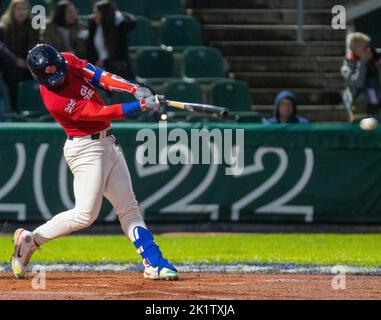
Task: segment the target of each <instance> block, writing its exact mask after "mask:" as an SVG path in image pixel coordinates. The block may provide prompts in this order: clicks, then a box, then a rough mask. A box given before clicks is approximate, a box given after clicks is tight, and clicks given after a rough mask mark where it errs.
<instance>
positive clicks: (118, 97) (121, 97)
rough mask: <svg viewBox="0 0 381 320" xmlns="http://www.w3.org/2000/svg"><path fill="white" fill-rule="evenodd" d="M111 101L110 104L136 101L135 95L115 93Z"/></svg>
mask: <svg viewBox="0 0 381 320" xmlns="http://www.w3.org/2000/svg"><path fill="white" fill-rule="evenodd" d="M109 99H110V100H109V101H110V104H116V103H124V102H132V101H136V98H135V96H134V95H132V94H129V93H122V92H113V93H112V95H111V96H110V97H109Z"/></svg>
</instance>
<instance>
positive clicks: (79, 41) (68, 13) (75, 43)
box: [42, 0, 88, 57]
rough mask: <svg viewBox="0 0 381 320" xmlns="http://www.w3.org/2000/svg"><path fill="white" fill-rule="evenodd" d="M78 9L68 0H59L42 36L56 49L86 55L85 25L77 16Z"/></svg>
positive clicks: (80, 55)
mask: <svg viewBox="0 0 381 320" xmlns="http://www.w3.org/2000/svg"><path fill="white" fill-rule="evenodd" d="M77 11H78V9H77V8H76V7H75V5H74V4H73V3H72V2H71V1H69V0H60V1H59V2H58V3H57V5H56V6H55V8H54V12H53V15H52V17H51V19H50V20H49V22H48V24H47V26H46V30H45V32H43V33H42V38H43V41H44V42H45V43H48V44H50V45H52V46H53V47H55V48H56V49H57V50H58V51H60V52H62V51H64V52H71V53H74V54H76V55H77V56H79V57H85V55H86V42H87V37H88V30H87V26H86V25H85V24H84V23H82V22H81V21H80V20H79V19H78V16H77Z"/></svg>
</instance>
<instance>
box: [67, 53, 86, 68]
mask: <svg viewBox="0 0 381 320" xmlns="http://www.w3.org/2000/svg"><path fill="white" fill-rule="evenodd" d="M61 55H62V56H63V57H64V58H65V59H66V61H67V63H68V65H69V66H71V67H74V68H77V69H83V68H84V67H85V66H86V65H87V64H88V63H89V62H88V61H87V60H83V59H80V58H78V57H77V56H75V55H74V54H72V53H70V52H61Z"/></svg>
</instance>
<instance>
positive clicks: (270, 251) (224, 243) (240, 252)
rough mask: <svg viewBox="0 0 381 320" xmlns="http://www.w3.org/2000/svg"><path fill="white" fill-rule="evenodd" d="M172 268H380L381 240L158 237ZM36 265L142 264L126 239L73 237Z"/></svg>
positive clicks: (41, 255) (8, 247)
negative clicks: (218, 265)
mask: <svg viewBox="0 0 381 320" xmlns="http://www.w3.org/2000/svg"><path fill="white" fill-rule="evenodd" d="M155 239H156V242H157V243H158V244H159V245H160V247H161V249H162V251H163V253H164V254H165V256H166V257H167V258H168V259H169V260H171V261H172V262H174V263H181V262H204V263H205V262H207V263H234V262H268V263H296V264H343V265H358V266H381V235H377V234H359V235H336V234H231V235H199V236H198V235H181V236H172V235H157V236H156V237H155ZM12 251H13V246H12V237H9V236H0V262H8V261H9V260H10V257H11V254H12ZM32 261H35V262H37V261H38V262H106V261H107V262H139V261H140V259H139V256H138V254H137V253H136V252H135V250H134V247H133V245H132V244H131V242H130V241H129V240H128V239H127V238H126V237H124V236H69V237H65V238H61V239H56V240H54V241H51V242H49V243H47V244H45V245H44V246H43V249H42V251H40V252H36V253H35V255H34V256H33V258H32Z"/></svg>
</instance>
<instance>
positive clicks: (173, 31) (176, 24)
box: [161, 15, 203, 50]
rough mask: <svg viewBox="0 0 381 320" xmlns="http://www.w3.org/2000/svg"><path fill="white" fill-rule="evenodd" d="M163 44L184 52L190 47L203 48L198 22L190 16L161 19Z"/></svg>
mask: <svg viewBox="0 0 381 320" xmlns="http://www.w3.org/2000/svg"><path fill="white" fill-rule="evenodd" d="M161 43H162V44H163V45H165V46H168V47H169V46H170V47H173V48H174V49H175V50H184V49H185V48H186V47H189V46H202V45H203V41H202V36H201V28H200V23H199V22H198V20H196V19H194V18H192V17H189V16H179V15H176V16H167V17H163V18H162V19H161Z"/></svg>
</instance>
